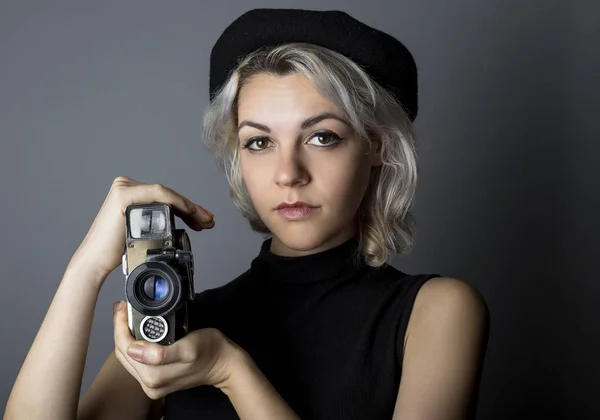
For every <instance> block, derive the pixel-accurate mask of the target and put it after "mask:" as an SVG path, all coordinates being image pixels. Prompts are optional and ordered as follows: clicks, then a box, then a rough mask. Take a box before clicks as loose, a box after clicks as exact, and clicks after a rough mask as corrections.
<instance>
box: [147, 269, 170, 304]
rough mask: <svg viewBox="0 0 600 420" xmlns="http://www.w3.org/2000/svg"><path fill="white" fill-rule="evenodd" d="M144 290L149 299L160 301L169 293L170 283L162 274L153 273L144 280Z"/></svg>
mask: <svg viewBox="0 0 600 420" xmlns="http://www.w3.org/2000/svg"><path fill="white" fill-rule="evenodd" d="M142 290H143V291H144V295H145V297H146V298H147V299H150V300H151V301H154V302H159V301H161V300H163V299H164V298H165V297H166V296H167V295H168V294H169V283H168V282H167V281H166V280H165V279H164V278H162V277H160V276H156V275H151V276H148V277H147V278H146V279H145V280H144V282H143V285H142Z"/></svg>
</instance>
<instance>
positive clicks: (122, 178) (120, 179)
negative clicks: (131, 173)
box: [113, 175, 130, 184]
mask: <svg viewBox="0 0 600 420" xmlns="http://www.w3.org/2000/svg"><path fill="white" fill-rule="evenodd" d="M129 180H130V179H129V177H127V176H123V175H119V176H118V177H116V178H115V179H114V180H113V184H120V183H122V182H127V181H129Z"/></svg>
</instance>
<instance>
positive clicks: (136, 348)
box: [127, 343, 144, 359]
mask: <svg viewBox="0 0 600 420" xmlns="http://www.w3.org/2000/svg"><path fill="white" fill-rule="evenodd" d="M143 351H144V346H143V345H142V344H139V343H131V345H130V346H129V347H128V348H127V354H128V355H129V356H130V357H133V358H134V359H141V358H142V353H143Z"/></svg>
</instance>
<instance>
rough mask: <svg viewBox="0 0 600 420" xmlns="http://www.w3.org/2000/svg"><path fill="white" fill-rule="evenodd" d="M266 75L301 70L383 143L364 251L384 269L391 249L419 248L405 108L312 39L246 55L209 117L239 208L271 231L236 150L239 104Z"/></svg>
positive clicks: (361, 212)
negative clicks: (257, 78) (253, 83)
mask: <svg viewBox="0 0 600 420" xmlns="http://www.w3.org/2000/svg"><path fill="white" fill-rule="evenodd" d="M260 73H267V74H274V75H279V76H284V75H288V74H292V73H301V74H303V75H304V76H306V77H307V78H308V79H309V80H310V81H311V82H312V83H313V84H314V85H315V87H316V88H317V89H318V90H319V92H320V93H321V94H322V95H323V96H324V97H326V98H327V99H328V100H330V101H331V102H332V103H333V104H335V105H336V106H337V107H338V108H339V109H341V110H342V111H343V112H345V114H346V117H347V118H348V120H349V122H350V123H351V124H352V126H353V129H354V130H355V131H356V133H357V134H358V136H359V137H360V138H361V139H363V140H365V141H367V142H371V141H372V140H373V139H377V140H378V141H380V144H381V158H382V162H383V164H382V165H381V166H377V167H373V168H372V170H371V179H370V182H369V186H368V188H367V191H366V192H365V196H364V198H363V200H362V202H361V205H360V207H359V209H358V224H359V226H358V231H359V240H360V252H361V253H362V255H363V257H364V259H365V262H366V263H367V264H369V265H371V266H373V267H379V266H381V265H383V264H385V263H386V262H387V259H388V258H389V257H390V254H393V253H399V254H402V253H405V252H407V251H409V250H411V249H412V248H413V246H414V236H415V223H414V219H413V217H412V214H411V212H410V207H411V205H412V201H413V197H414V193H415V189H416V184H417V172H418V163H417V154H416V147H415V134H414V128H413V125H412V122H411V120H410V118H409V117H408V114H407V113H406V111H405V110H404V108H403V107H402V105H401V104H400V103H399V102H398V100H396V99H395V97H394V96H393V95H392V94H391V93H389V92H388V91H387V90H386V89H384V88H383V87H381V86H380V85H378V84H377V83H376V82H375V81H373V80H372V79H371V77H370V76H369V75H368V74H367V73H366V72H365V71H364V70H363V69H362V68H361V67H360V66H359V65H357V64H356V63H355V62H353V61H352V60H350V59H349V58H347V57H345V56H344V55H342V54H339V53H337V52H335V51H331V50H329V49H326V48H323V47H319V46H316V45H312V44H306V43H289V44H285V45H280V46H277V47H263V48H260V49H258V50H256V51H254V52H253V53H251V54H249V55H247V56H246V57H244V58H243V59H241V60H240V62H239V64H238V65H237V67H236V68H235V69H233V70H232V72H231V73H230V74H229V77H228V79H227V81H226V82H225V83H224V84H223V85H222V86H221V87H220V89H219V90H218V91H217V92H216V94H215V96H214V98H213V100H212V101H211V103H210V105H209V106H208V108H207V110H206V112H205V114H204V129H203V139H204V142H205V144H206V145H207V147H208V148H209V149H210V151H211V153H212V154H213V156H214V157H215V159H216V160H217V163H218V164H219V167H220V168H221V169H222V170H223V171H224V172H225V174H226V176H227V180H228V182H229V186H230V195H231V198H232V200H233V202H234V204H235V206H236V207H237V208H238V209H239V210H240V212H241V213H242V215H243V216H244V217H245V218H246V219H248V221H249V223H250V226H251V228H252V229H253V230H254V231H256V232H259V233H263V234H266V236H271V235H272V233H271V232H270V230H269V229H268V228H267V226H266V225H265V224H264V223H263V221H262V220H261V219H260V217H259V216H258V213H257V212H256V210H255V208H254V206H253V205H252V201H251V199H250V196H249V194H248V191H247V188H246V186H245V184H244V180H243V178H242V172H241V165H240V148H239V147H237V144H238V141H239V140H238V137H237V124H238V121H237V117H238V116H237V108H238V107H237V103H238V98H239V92H240V90H241V88H242V87H243V86H244V84H245V83H247V82H248V81H249V79H250V78H251V77H252V76H254V75H257V74H260Z"/></svg>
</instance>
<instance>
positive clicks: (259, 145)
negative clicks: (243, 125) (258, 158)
mask: <svg viewBox="0 0 600 420" xmlns="http://www.w3.org/2000/svg"><path fill="white" fill-rule="evenodd" d="M270 141H271V140H269V139H268V138H266V137H251V138H249V139H248V140H247V141H246V142H245V143H244V145H243V146H242V148H243V149H248V150H250V151H253V152H258V151H261V150H265V149H267V148H268V147H269V142H270Z"/></svg>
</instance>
